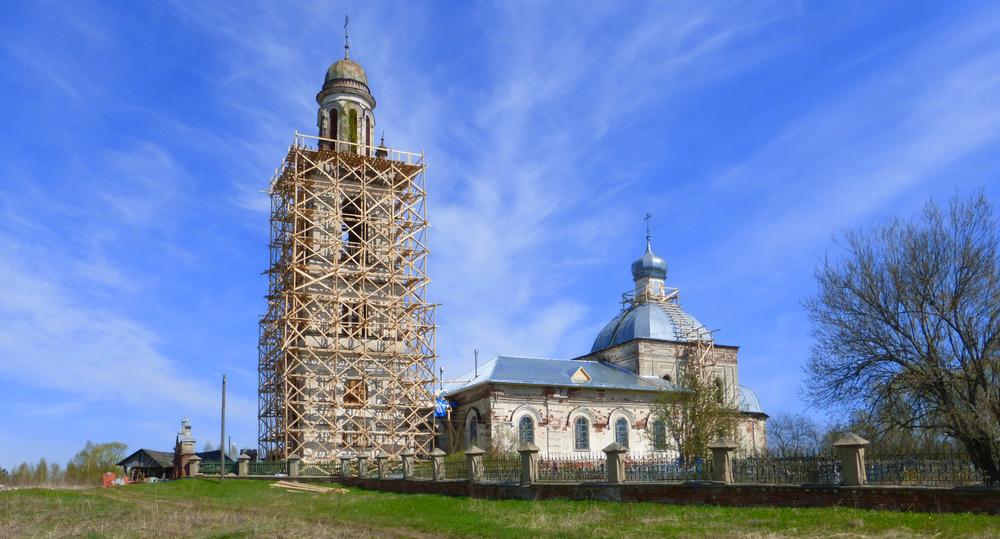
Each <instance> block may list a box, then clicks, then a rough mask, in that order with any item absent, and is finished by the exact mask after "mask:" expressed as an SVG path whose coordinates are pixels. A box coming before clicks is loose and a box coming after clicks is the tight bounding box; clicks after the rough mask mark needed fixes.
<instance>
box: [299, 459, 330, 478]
mask: <svg viewBox="0 0 1000 539" xmlns="http://www.w3.org/2000/svg"><path fill="white" fill-rule="evenodd" d="M299 475H303V476H309V477H330V476H332V475H340V462H339V461H328V462H316V463H313V464H301V465H300V466H299Z"/></svg>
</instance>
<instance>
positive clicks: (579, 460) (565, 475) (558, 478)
mask: <svg viewBox="0 0 1000 539" xmlns="http://www.w3.org/2000/svg"><path fill="white" fill-rule="evenodd" d="M607 477H608V472H607V462H606V461H605V459H604V454H602V453H580V454H568V455H565V454H553V453H550V454H549V455H547V456H546V457H545V458H543V459H539V460H538V480H539V481H541V482H546V481H547V482H552V483H587V482H592V481H606V480H607Z"/></svg>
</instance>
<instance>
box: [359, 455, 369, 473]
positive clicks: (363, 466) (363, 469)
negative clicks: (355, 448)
mask: <svg viewBox="0 0 1000 539" xmlns="http://www.w3.org/2000/svg"><path fill="white" fill-rule="evenodd" d="M357 460H358V477H368V455H366V454H364V453H361V454H360V455H358V456H357Z"/></svg>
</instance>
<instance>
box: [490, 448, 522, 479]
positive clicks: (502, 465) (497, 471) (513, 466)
mask: <svg viewBox="0 0 1000 539" xmlns="http://www.w3.org/2000/svg"><path fill="white" fill-rule="evenodd" d="M483 481H490V482H494V483H518V482H520V481H521V456H520V455H518V454H513V455H503V454H501V455H483Z"/></svg>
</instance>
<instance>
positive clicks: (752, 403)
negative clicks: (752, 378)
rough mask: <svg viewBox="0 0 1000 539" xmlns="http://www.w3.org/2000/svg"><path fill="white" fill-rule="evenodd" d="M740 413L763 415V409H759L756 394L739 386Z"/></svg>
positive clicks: (745, 387)
mask: <svg viewBox="0 0 1000 539" xmlns="http://www.w3.org/2000/svg"><path fill="white" fill-rule="evenodd" d="M740 411H741V412H748V413H751V414H763V413H764V409H763V408H761V407H760V400H758V399H757V394H756V393H754V392H753V391H752V390H751V389H750V388H749V387H747V386H740Z"/></svg>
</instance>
